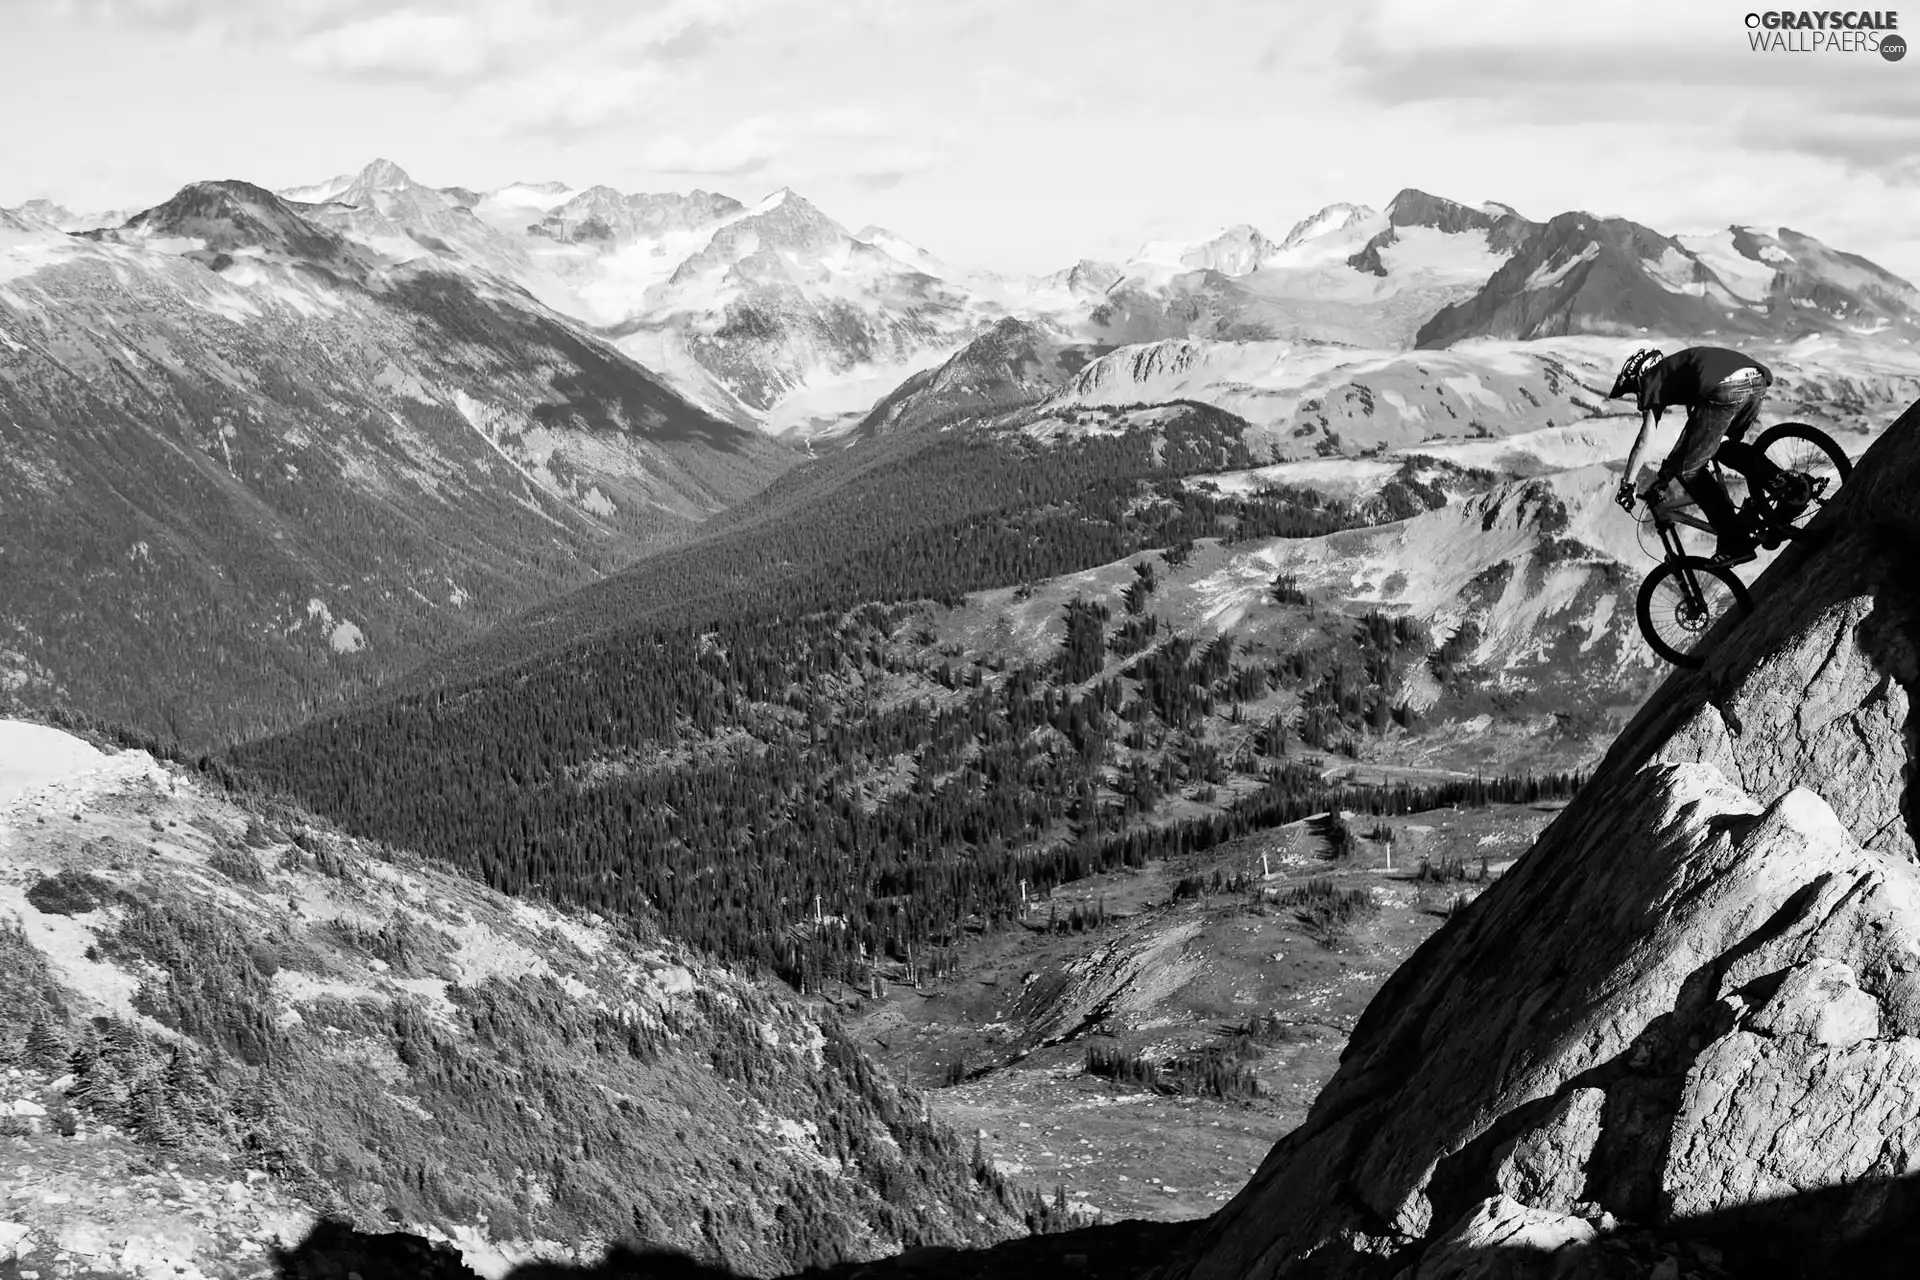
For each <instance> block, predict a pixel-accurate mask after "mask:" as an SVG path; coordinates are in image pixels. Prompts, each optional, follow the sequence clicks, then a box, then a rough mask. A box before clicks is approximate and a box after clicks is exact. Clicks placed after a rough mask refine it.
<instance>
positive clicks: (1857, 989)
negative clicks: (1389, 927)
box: [1168, 405, 1920, 1280]
mask: <svg viewBox="0 0 1920 1280" xmlns="http://www.w3.org/2000/svg"><path fill="white" fill-rule="evenodd" d="M1916 491H1920V405H1917V406H1915V407H1914V408H1913V409H1910V410H1909V411H1908V412H1907V413H1906V414H1905V415H1904V416H1903V417H1902V418H1901V419H1900V420H1899V421H1898V422H1897V423H1895V424H1894V425H1893V426H1892V427H1891V428H1889V429H1888V431H1887V432H1886V434H1885V435H1884V437H1883V438H1882V439H1881V440H1880V441H1879V442H1878V443H1877V444H1876V445H1875V446H1874V447H1873V449H1872V450H1871V451H1870V452H1869V453H1868V454H1867V456H1866V457H1865V458H1864V460H1863V461H1862V462H1861V464H1860V468H1859V470H1858V472H1857V473H1856V476H1855V478H1854V480H1853V481H1852V482H1851V483H1850V484H1849V487H1848V489H1847V490H1846V491H1845V494H1844V497H1843V499H1842V500H1841V501H1840V502H1839V503H1837V504H1836V505H1835V508H1834V509H1833V510H1832V511H1831V512H1830V513H1829V514H1828V515H1827V516H1825V517H1823V519H1822V524H1821V527H1822V528H1823V529H1824V530H1825V531H1826V533H1827V534H1828V535H1829V537H1828V538H1827V539H1826V540H1825V541H1822V542H1818V543H1811V544H1803V545H1799V546H1795V547H1794V548H1792V549H1790V550H1789V551H1788V552H1786V553H1785V554H1784V555H1782V557H1781V558H1780V559H1779V561H1778V562H1776V564H1775V565H1774V567H1773V568H1772V569H1771V570H1770V571H1769V572H1768V573H1767V575H1766V576H1765V577H1764V578H1763V579H1762V580H1761V581H1760V583H1759V584H1758V586H1757V588H1756V591H1755V596H1756V600H1757V605H1758V608H1757V612H1756V613H1755V614H1754V616H1753V617H1752V618H1751V619H1748V620H1746V621H1743V622H1737V623H1729V624H1726V625H1724V626H1723V627H1722V628H1721V629H1720V630H1719V631H1718V632H1717V633H1716V636H1715V637H1714V640H1715V642H1716V643H1715V646H1714V649H1713V652H1712V656H1711V657H1710V658H1709V660H1708V662H1707V664H1706V666H1705V667H1704V668H1703V669H1702V670H1700V671H1699V672H1696V673H1686V674H1681V675H1678V676H1675V677H1674V678H1672V679H1670V680H1669V681H1668V682H1667V683H1666V684H1665V685H1664V686H1663V687H1662V689H1661V690H1660V691H1659V692H1658V693H1656V694H1655V696H1654V697H1653V698H1652V699H1651V700H1650V701H1649V703H1648V705H1647V707H1646V708H1645V709H1644V710H1643V711H1642V713H1641V714H1640V716H1639V717H1638V718H1637V719H1636V720H1635V721H1634V722H1633V723H1632V724H1631V725H1629V727H1628V728H1627V730H1626V731H1625V732H1624V733H1623V734H1622V736H1621V737H1620V739H1619V741H1618V742H1617V743H1616V744H1615V746H1614V748H1613V750H1612V752H1611V753H1610V754H1609V756H1608V757H1607V759H1606V761H1605V762H1604V764H1603V765H1602V766H1601V769H1600V770H1599V772H1598V774H1597V775H1596V777H1595V778H1594V780H1593V782H1592V783H1591V784H1590V785H1589V786H1588V787H1587V788H1586V790H1585V791H1584V793H1583V794H1582V795H1581V796H1580V797H1578V798H1577V799H1576V800H1575V801H1574V803H1573V804H1571V805H1570V806H1569V807H1568V808H1567V810H1566V811H1565V812H1564V813H1563V814H1562V815H1561V816H1560V817H1559V818H1558V819H1557V820H1556V821H1555V822H1554V823H1553V825H1552V826H1551V827H1550V828H1549V829H1548V830H1547V831H1546V832H1545V833H1544V834H1543V835H1542V836H1541V838H1540V840H1539V841H1538V842H1537V843H1536V845H1535V846H1534V848H1533V849H1532V850H1530V851H1529V852H1528V853H1527V854H1526V855H1525V856H1523V857H1522V858H1521V859H1520V861H1519V862H1518V863H1517V864H1516V865H1515V867H1514V868H1513V869H1512V870H1511V871H1509V872H1508V874H1507V875H1506V876H1505V877H1503V878H1502V879H1501V880H1500V882H1499V883H1497V884H1496V885H1495V886H1494V887H1493V888H1492V889H1491V890H1490V891H1489V892H1487V893H1486V894H1485V895H1483V896H1482V897H1481V898H1480V899H1479V900H1477V901H1476V902H1475V903H1474V904H1473V905H1472V906H1471V907H1470V908H1468V909H1467V910H1466V911H1464V912H1462V913H1461V914H1460V915H1459V916H1458V918H1456V919H1455V920H1454V921H1452V922H1451V923H1449V925H1448V926H1447V927H1446V928H1444V929H1443V930H1442V931H1441V932H1440V933H1439V934H1437V935H1436V936H1435V937H1434V938H1433V939H1432V940H1431V941H1430V942H1429V943H1428V944H1427V945H1426V946H1424V947H1422V948H1421V950H1420V951H1419V952H1418V953H1416V954H1415V956H1414V957H1413V958H1412V959H1411V960H1410V961H1409V962H1408V963H1407V964H1406V965H1404V966H1403V967H1402V968H1401V970H1400V971H1399V972H1398V973H1397V974H1396V975H1395V977H1394V978H1393V979H1392V980H1391V981H1390V982H1389V983H1388V984H1387V986H1386V987H1385V988H1384V989H1383V990H1382V991H1381V993H1380V995H1379V996H1378V997H1376V999H1375V1000H1374V1001H1373V1003H1372V1004H1371V1005H1370V1006H1369V1008H1368V1011H1367V1014H1366V1015H1365V1017H1363V1019H1362V1020H1361V1022H1360V1024H1359V1026H1358V1027H1357V1028H1356V1029H1355V1031H1354V1034H1353V1037H1352V1040H1351V1042H1350V1045H1349V1047H1348V1049H1347V1052H1346V1055H1345V1057H1344V1059H1343V1061H1342V1065H1341V1068H1340V1071H1339V1073H1338V1074H1337V1075H1336V1076H1335V1078H1334V1080H1333V1081H1332V1082H1331V1083H1330V1084H1329V1085H1328V1086H1327V1088H1326V1089H1325V1090H1324V1091H1323V1093H1322V1094H1321V1096H1320V1098H1319V1100H1318V1101H1317V1102H1316V1103H1315V1105H1314V1108H1313V1110H1312V1112H1311V1114H1310V1115H1309V1117H1308V1119H1307V1121H1306V1122H1305V1123H1304V1124H1303V1125H1302V1126H1301V1127H1300V1128H1299V1129H1298V1130H1296V1131H1295V1132H1294V1133H1292V1134H1291V1135H1289V1136H1288V1137H1287V1138H1286V1139H1284V1140H1283V1141H1282V1142H1281V1143H1280V1144H1279V1145H1278V1146H1276V1147H1275V1148H1274V1150H1273V1152H1272V1153H1271V1154H1270V1155H1269V1156H1268V1158H1267V1160H1266V1162H1265V1163H1264V1164H1263V1165H1262V1166H1261V1168H1260V1171H1259V1173H1258V1174H1257V1175H1256V1176H1255V1177H1254V1178H1253V1180H1252V1181H1251V1182H1250V1183H1249V1184H1248V1186H1247V1187H1246V1189H1245V1190H1244V1191H1243V1192H1242V1193H1241V1194H1240V1195H1239V1196H1238V1197H1237V1198H1236V1199H1235V1200H1234V1201H1233V1202H1232V1203H1231V1204H1229V1205H1228V1206H1226V1207H1225V1208H1224V1209H1222V1210H1221V1212H1220V1213H1219V1214H1218V1215H1217V1217H1216V1218H1215V1219H1214V1220H1213V1221H1212V1222H1211V1223H1210V1224H1209V1225H1208V1227H1207V1228H1206V1229H1205V1230H1204V1231H1203V1232H1202V1234H1201V1235H1200V1237H1199V1238H1198V1239H1197V1240H1196V1242H1195V1244H1194V1245H1193V1247H1192V1249H1191V1250H1190V1251H1189V1253H1188V1255H1187V1256H1186V1257H1185V1258H1184V1260H1183V1261H1182V1262H1181V1263H1179V1264H1178V1265H1177V1266H1175V1267H1174V1268H1172V1269H1171V1271H1170V1272H1169V1273H1168V1274H1170V1275H1172V1276H1178V1277H1183V1278H1184V1277H1192V1278H1193V1280H1200V1278H1202V1277H1229V1276H1231V1277H1235V1278H1236V1280H1237V1278H1240V1277H1269V1276H1275V1277H1277V1276H1313V1277H1328V1278H1332V1277H1380V1278H1381V1280H1385V1278H1386V1277H1416V1276H1417V1277H1429V1276H1434V1277H1437V1276H1447V1277H1473V1276H1487V1277H1491V1276H1495V1275H1498V1276H1542V1277H1544V1276H1546V1275H1548V1274H1549V1273H1551V1274H1553V1275H1555V1276H1568V1275H1596V1276H1597V1275H1602V1274H1607V1275H1622V1274H1624V1275H1639V1274H1649V1273H1650V1274H1653V1275H1663V1276H1678V1275H1680V1274H1682V1272H1683V1269H1684V1270H1685V1271H1686V1272H1688V1273H1694V1274H1702V1275H1706V1274H1726V1273H1727V1272H1728V1271H1731V1272H1732V1273H1733V1274H1739V1275H1755V1276H1759V1275H1791V1274H1849V1275H1865V1274H1894V1272H1892V1271H1890V1270H1886V1269H1884V1268H1885V1267H1886V1265H1887V1257H1888V1255H1889V1253H1890V1251H1893V1250H1896V1249H1897V1248H1901V1247H1904V1246H1900V1245H1897V1244H1896V1243H1894V1242H1896V1241H1897V1239H1898V1237H1899V1236H1900V1234H1901V1233H1902V1232H1903V1231H1906V1230H1908V1223H1909V1220H1910V1215H1911V1213H1912V1211H1913V1209H1914V1208H1915V1205H1916V1200H1915V1189H1914V1186H1915V1184H1914V1176H1915V1174H1916V1173H1920V1144H1916V1142H1915V1140H1914V1137H1913V1133H1914V1131H1915V1127H1916V1117H1917V1116H1920V1088H1916V1087H1915V1084H1914V1080H1915V1078H1916V1075H1920V1066H1916V1065H1915V1064H1916V1063H1920V1013H1916V1010H1917V1009H1920V996H1917V995H1916V992H1920V985H1917V984H1920V979H1917V978H1916V976H1915V975H1916V973H1920V871H1916V868H1915V846H1916V835H1920V812H1917V811H1916V802H1915V798H1914V792H1913V785H1914V782H1913V779H1914V769H1915V767H1916V766H1915V761H1916V759H1920V734H1917V733H1916V729H1915V720H1914V712H1913V700H1914V696H1915V692H1916V684H1917V683H1920V659H1917V658H1916V652H1917V651H1920V593H1916V590H1915V586H1914V579H1913V576H1912V572H1911V567H1912V565H1913V564H1914V562H1915V559H1916V557H1917V556H1920V506H1916V503H1915V500H1914V496H1913V495H1914V494H1915V492H1916ZM1636 1229H1637V1230H1639V1231H1641V1232H1643V1233H1645V1232H1650V1233H1652V1234H1651V1236H1650V1237H1648V1238H1653V1239H1657V1240H1659V1241H1663V1242H1665V1244H1666V1247H1665V1248H1663V1249H1657V1250H1655V1251H1653V1253H1651V1254H1650V1255H1648V1254H1643V1255H1642V1257H1641V1263H1643V1264H1644V1266H1641V1265H1640V1264H1622V1265H1624V1266H1626V1269H1625V1270H1621V1269H1613V1270H1607V1269H1606V1265H1607V1264H1606V1258H1607V1257H1608V1256H1611V1255H1607V1254H1606V1253H1605V1250H1604V1248H1603V1247H1602V1246H1603V1245H1604V1243H1605V1242H1606V1241H1607V1240H1609V1239H1614V1240H1618V1239H1621V1238H1625V1237H1627V1236H1631V1235H1632V1234H1633V1233H1634V1232H1635V1230H1636ZM1636 1267H1639V1268H1640V1269H1635V1268H1636ZM1802 1267H1811V1268H1815V1269H1811V1270H1805V1271H1802V1270H1801V1268H1802ZM1822 1267H1835V1268H1838V1270H1820V1269H1818V1268H1822Z"/></svg>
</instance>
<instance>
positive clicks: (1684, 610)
mask: <svg viewBox="0 0 1920 1280" xmlns="http://www.w3.org/2000/svg"><path fill="white" fill-rule="evenodd" d="M1736 610H1737V611H1738V612H1739V613H1740V614H1741V615H1742V616H1744V615H1746V614H1748V613H1750V612H1752V610H1753V601H1752V599H1751V598H1750V597H1749V596H1748V595H1747V588H1746V587H1745V585H1743V584H1742V583H1741V581H1740V579H1739V578H1737V577H1735V576H1734V574H1733V570H1731V569H1729V568H1727V567H1726V566H1725V565H1719V564H1714V563H1713V562H1712V561H1710V560H1705V559H1702V558H1700V557H1698V556H1681V557H1679V558H1677V559H1673V560H1668V561H1666V562H1665V563H1663V564H1661V565H1660V566H1659V567H1658V568H1656V569H1654V571H1653V572H1652V573H1650V574H1648V575H1647V578H1646V581H1644V582H1642V583H1641V584H1640V601H1639V613H1640V634H1641V635H1643V636H1645V637H1646V638H1647V643H1648V644H1649V645H1651V646H1652V647H1653V651H1654V652H1655V653H1657V654H1659V655H1660V656H1661V657H1663V658H1665V659H1666V660H1667V661H1668V662H1671V663H1672V664H1673V665H1674V666H1676V667H1698V666H1699V665H1700V664H1701V663H1702V662H1704V661H1705V655H1704V654H1695V653H1693V652H1691V650H1692V649H1693V647H1694V646H1695V645H1697V644H1698V643H1699V641H1700V639H1701V637H1703V636H1705V635H1706V634H1707V632H1709V631H1711V630H1712V629H1713V626H1714V624H1715V623H1717V622H1719V621H1720V619H1722V618H1724V617H1726V616H1727V615H1728V614H1729V613H1732V612H1734V611H1736Z"/></svg>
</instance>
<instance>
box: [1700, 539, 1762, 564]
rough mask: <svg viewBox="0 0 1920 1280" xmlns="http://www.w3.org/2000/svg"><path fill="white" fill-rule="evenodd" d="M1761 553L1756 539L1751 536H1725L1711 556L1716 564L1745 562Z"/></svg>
mask: <svg viewBox="0 0 1920 1280" xmlns="http://www.w3.org/2000/svg"><path fill="white" fill-rule="evenodd" d="M1757 555H1759V551H1758V549H1757V548H1756V547H1755V545H1754V541H1753V539H1752V538H1750V537H1733V538H1727V537H1723V538H1721V539H1720V542H1719V544H1718V545H1717V546H1715V547H1714V549H1713V555H1712V557H1710V558H1711V559H1712V561H1713V563H1714V564H1745V563H1746V562H1747V561H1749V560H1751V559H1753V558H1754V557H1755V556H1757Z"/></svg>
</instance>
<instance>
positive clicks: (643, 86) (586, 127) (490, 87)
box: [462, 63, 662, 137]
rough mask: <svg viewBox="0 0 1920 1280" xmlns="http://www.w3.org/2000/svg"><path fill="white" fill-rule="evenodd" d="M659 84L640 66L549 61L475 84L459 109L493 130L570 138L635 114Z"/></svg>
mask: <svg viewBox="0 0 1920 1280" xmlns="http://www.w3.org/2000/svg"><path fill="white" fill-rule="evenodd" d="M661 88H662V85H661V81H660V77H659V76H658V75H657V74H655V73H654V72H652V71H651V70H650V69H648V68H644V67H640V68H629V67H615V66H607V65H604V64H600V65H588V66H580V65H569V64H565V63H553V64H549V65H547V66H544V67H540V68H538V69H535V70H532V71H526V72H521V73H518V74H515V75H512V76H509V77H507V78H505V79H501V80H489V81H487V82H485V83H481V84H475V85H474V86H473V87H472V88H471V89H470V90H469V91H468V92H467V93H466V94H465V96H464V97H463V98H462V109H463V110H471V111H473V112H474V113H475V114H476V115H477V116H478V117H479V119H480V120H481V121H482V122H483V123H484V127H486V128H487V129H488V130H489V131H491V132H494V133H509V134H511V133H518V134H529V135H535V136H548V137H571V136H576V135H580V134H587V133H592V132H595V131H597V130H600V129H605V128H607V127H609V126H611V125H615V124H619V123H622V122H624V121H628V120H632V119H634V118H635V117H637V116H640V115H641V114H643V113H645V112H646V111H647V109H648V108H649V107H650V106H651V105H652V104H653V101H654V99H655V98H656V96H657V95H658V93H659V92H660V91H661Z"/></svg>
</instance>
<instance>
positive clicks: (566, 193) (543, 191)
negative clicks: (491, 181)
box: [484, 182, 580, 213]
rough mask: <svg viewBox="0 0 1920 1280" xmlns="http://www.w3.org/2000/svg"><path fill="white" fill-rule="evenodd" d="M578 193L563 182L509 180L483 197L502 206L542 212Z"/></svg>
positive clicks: (557, 206)
mask: <svg viewBox="0 0 1920 1280" xmlns="http://www.w3.org/2000/svg"><path fill="white" fill-rule="evenodd" d="M579 194H580V189H579V188H578V187H571V186H568V185H567V184H566V183H564V182H510V183H508V184H507V185H506V186H504V187H501V188H500V189H499V190H497V191H489V192H487V193H486V195H485V197H484V199H485V200H487V201H490V202H491V203H493V204H496V205H499V206H502V207H504V208H513V209H538V210H540V211H541V212H542V213H545V212H546V211H548V210H550V209H557V208H559V207H560V206H561V205H563V204H565V203H566V202H567V201H569V200H571V199H573V198H574V197H575V196H577V195H579Z"/></svg>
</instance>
